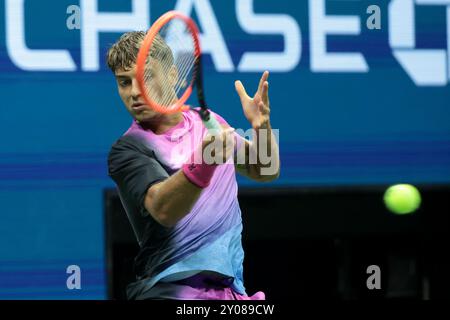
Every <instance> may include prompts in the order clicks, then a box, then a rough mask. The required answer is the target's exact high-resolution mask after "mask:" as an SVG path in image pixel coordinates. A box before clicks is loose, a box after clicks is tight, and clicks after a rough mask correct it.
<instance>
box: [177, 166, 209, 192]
mask: <svg viewBox="0 0 450 320" xmlns="http://www.w3.org/2000/svg"><path fill="white" fill-rule="evenodd" d="M216 168H217V165H212V164H206V163H201V164H195V163H185V164H183V167H182V169H183V172H184V175H185V176H186V178H187V179H188V180H189V181H190V182H192V183H193V184H195V185H196V186H197V187H199V188H206V187H207V186H209V183H210V182H211V179H212V177H213V175H214V171H215V170H216Z"/></svg>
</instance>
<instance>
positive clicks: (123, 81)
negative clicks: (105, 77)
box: [119, 79, 131, 87]
mask: <svg viewBox="0 0 450 320" xmlns="http://www.w3.org/2000/svg"><path fill="white" fill-rule="evenodd" d="M130 83H131V82H130V80H129V79H121V80H119V86H121V87H126V86H128V85H130Z"/></svg>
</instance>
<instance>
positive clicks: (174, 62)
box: [136, 11, 222, 132]
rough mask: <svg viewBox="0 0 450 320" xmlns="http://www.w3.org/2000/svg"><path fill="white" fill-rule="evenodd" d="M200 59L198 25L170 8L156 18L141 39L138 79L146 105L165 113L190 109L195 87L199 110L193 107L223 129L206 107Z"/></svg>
mask: <svg viewBox="0 0 450 320" xmlns="http://www.w3.org/2000/svg"><path fill="white" fill-rule="evenodd" d="M201 60H202V53H201V48H200V41H199V31H198V28H197V25H196V24H195V22H194V21H193V20H192V19H191V18H189V17H187V16H185V15H183V14H182V13H180V12H177V11H169V12H167V13H165V14H164V15H162V16H161V17H160V18H159V19H158V20H156V21H155V23H154V24H153V25H152V26H151V28H150V29H149V30H148V31H147V34H146V36H145V38H144V40H143V42H142V45H141V47H140V50H139V53H138V56H137V62H136V77H137V82H138V85H139V88H140V91H141V94H142V97H143V99H144V101H145V102H146V104H147V105H148V106H149V107H150V108H151V109H153V110H154V111H156V112H159V113H163V114H171V113H176V112H180V111H186V110H189V109H190V107H189V106H186V105H185V103H186V101H187V99H188V98H189V96H190V95H191V94H192V91H193V88H194V86H195V87H196V89H197V98H198V102H199V107H200V109H193V110H195V111H197V112H198V113H199V115H200V117H201V119H202V121H203V123H204V125H205V127H206V128H207V129H208V130H214V131H215V132H220V131H222V128H221V126H220V124H219V123H218V121H217V119H216V118H215V117H214V116H213V115H212V114H211V113H210V112H209V110H208V108H207V106H206V102H205V96H204V91H203V81H202V62H201Z"/></svg>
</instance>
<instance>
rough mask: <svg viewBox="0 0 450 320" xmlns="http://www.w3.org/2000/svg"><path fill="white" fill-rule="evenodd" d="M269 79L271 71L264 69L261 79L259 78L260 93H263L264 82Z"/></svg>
mask: <svg viewBox="0 0 450 320" xmlns="http://www.w3.org/2000/svg"><path fill="white" fill-rule="evenodd" d="M267 79H269V71H264V73H263V75H262V76H261V79H260V80H259V85H258V91H257V92H258V93H259V94H262V92H263V87H264V83H265V82H267Z"/></svg>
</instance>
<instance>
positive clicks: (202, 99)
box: [194, 55, 211, 121]
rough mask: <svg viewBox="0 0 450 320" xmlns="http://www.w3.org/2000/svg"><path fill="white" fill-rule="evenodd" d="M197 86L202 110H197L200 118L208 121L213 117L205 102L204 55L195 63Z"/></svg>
mask: <svg viewBox="0 0 450 320" xmlns="http://www.w3.org/2000/svg"><path fill="white" fill-rule="evenodd" d="M194 68H195V71H194V72H195V86H196V88H197V98H198V102H199V104H200V110H197V109H195V110H196V111H197V112H198V113H199V115H200V118H202V120H203V121H208V120H209V117H210V116H211V113H210V112H209V110H208V108H207V106H206V101H205V94H204V92H203V69H202V55H199V56H198V57H197V61H196V63H195V67H194Z"/></svg>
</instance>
